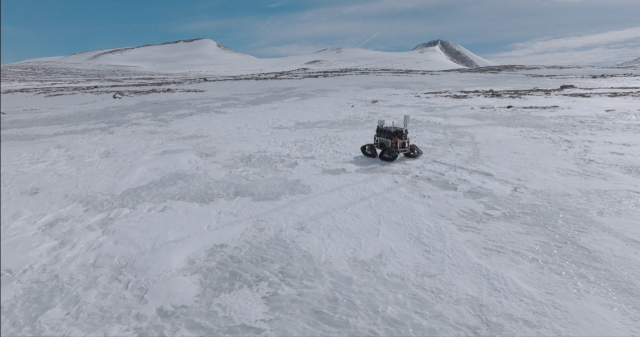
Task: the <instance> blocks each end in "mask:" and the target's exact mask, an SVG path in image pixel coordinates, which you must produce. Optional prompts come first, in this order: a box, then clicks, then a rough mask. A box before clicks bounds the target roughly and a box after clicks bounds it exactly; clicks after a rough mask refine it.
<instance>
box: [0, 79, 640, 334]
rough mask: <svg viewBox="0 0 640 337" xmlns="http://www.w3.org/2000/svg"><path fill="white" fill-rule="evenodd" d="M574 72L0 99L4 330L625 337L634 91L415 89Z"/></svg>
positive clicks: (634, 175)
mask: <svg viewBox="0 0 640 337" xmlns="http://www.w3.org/2000/svg"><path fill="white" fill-rule="evenodd" d="M575 71H576V74H575V75H573V74H571V71H570V70H558V74H560V75H562V76H561V77H560V78H556V77H532V76H527V75H526V74H527V72H518V73H498V74H474V73H469V74H465V73H455V72H454V73H444V72H443V73H437V75H433V76H431V75H411V76H345V77H339V78H326V79H315V78H308V79H302V80H290V81H288V80H282V81H229V82H215V83H199V84H192V85H188V86H184V87H185V88H186V87H188V88H197V89H201V90H205V92H203V93H182V92H176V93H171V94H154V95H148V96H133V97H125V98H123V99H121V100H115V99H112V98H111V96H110V95H108V94H104V95H93V94H78V95H73V96H57V97H44V96H43V95H35V94H30V93H26V94H24V93H17V94H3V97H2V111H3V112H5V113H7V115H3V116H2V143H1V146H2V149H1V150H2V151H1V156H2V158H1V159H2V212H1V217H2V218H1V219H2V267H1V269H2V334H3V335H26V334H29V335H51V334H55V335H60V334H67V335H119V336H122V335H160V334H171V335H205V334H206V335H241V334H244V335H246V334H262V335H364V334H386V335H423V334H427V335H454V334H456V335H457V334H482V335H487V334H510V335H513V334H528V335H533V334H543V335H552V334H553V335H558V334H565V335H566V334H571V335H630V334H638V333H639V332H640V323H639V319H640V312H639V311H638V308H640V303H639V300H638V298H640V294H638V289H640V287H639V286H640V284H638V281H637V280H638V279H640V275H639V274H640V257H639V256H638V251H640V226H639V225H640V224H639V223H638V220H637V219H639V218H640V212H639V210H640V173H639V172H640V169H639V168H640V152H639V151H638V146H640V136H639V135H640V133H638V132H637V131H638V123H639V119H638V117H639V116H640V111H638V106H639V105H638V98H637V95H636V96H626V97H606V96H604V97H603V96H598V97H591V98H583V97H569V96H562V95H561V94H558V93H553V94H551V95H548V96H535V95H533V96H523V97H521V98H518V99H504V98H486V97H471V98H468V99H454V98H449V97H445V96H446V95H425V94H424V93H425V92H435V91H450V92H455V91H459V90H475V89H479V90H487V89H494V90H505V89H531V88H534V87H540V88H557V87H559V86H560V85H562V84H575V85H576V86H577V87H578V89H575V92H594V91H607V90H608V91H620V90H619V89H597V90H596V89H594V90H583V89H580V88H618V87H638V81H637V76H636V77H624V78H616V77H611V78H606V79H600V78H598V79H592V78H591V77H589V76H583V75H584V73H587V75H588V74H590V73H589V72H592V73H594V74H598V75H600V74H602V73H607V72H612V73H615V71H614V70H600V69H591V70H583V69H576V70H575ZM547 72H548V71H547V70H545V71H540V72H539V74H542V75H546V73H547ZM620 72H629V70H626V69H625V70H624V71H622V70H621V71H620ZM528 73H535V71H530V72H528ZM3 85H4V84H3ZM175 88H180V86H175ZM3 89H4V87H3ZM123 89H125V90H126V89H127V87H123ZM626 90H627V91H628V90H634V89H626ZM635 91H637V89H635ZM373 100H378V101H379V102H378V103H377V104H372V103H371V102H372V101H373ZM507 105H512V106H514V108H509V109H507V108H505V107H506V106H507ZM531 106H534V107H552V106H557V107H555V108H536V109H525V108H524V107H531ZM472 108H473V109H472ZM606 110H611V111H606ZM405 114H409V115H411V120H412V123H411V124H410V126H409V130H410V131H409V132H410V133H409V136H410V137H411V140H412V143H415V144H417V145H418V146H420V148H421V149H422V150H423V151H424V153H425V154H424V155H423V156H422V157H421V158H419V159H417V160H411V159H407V158H404V157H400V158H399V159H398V160H397V161H396V162H394V163H390V164H389V163H385V162H382V161H380V160H378V159H369V158H366V157H364V156H362V155H361V154H360V152H359V148H360V146H361V145H363V144H365V143H369V142H371V141H372V137H373V134H374V130H375V125H376V123H377V120H378V119H385V120H387V123H391V121H393V120H395V121H396V122H398V123H400V122H401V118H402V116H403V115H405Z"/></svg>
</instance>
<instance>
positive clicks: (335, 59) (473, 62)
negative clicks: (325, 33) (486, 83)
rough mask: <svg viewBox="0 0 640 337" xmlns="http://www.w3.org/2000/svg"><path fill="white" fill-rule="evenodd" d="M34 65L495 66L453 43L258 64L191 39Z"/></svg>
mask: <svg viewBox="0 0 640 337" xmlns="http://www.w3.org/2000/svg"><path fill="white" fill-rule="evenodd" d="M32 61H33V60H32ZM38 61H47V62H63V63H65V64H82V65H85V66H87V65H121V66H128V67H137V68H141V69H144V70H151V71H160V72H186V71H201V72H215V73H260V72H274V71H287V70H293V69H298V68H310V69H344V68H386V69H413V70H445V69H456V68H463V67H469V68H475V67H479V66H487V65H494V64H493V63H491V62H489V61H487V60H485V59H483V58H481V57H479V56H477V55H475V54H473V53H471V52H470V51H468V50H466V49H464V48H463V47H461V46H459V45H457V44H454V43H451V42H447V41H442V40H434V41H431V42H428V43H423V44H420V45H418V46H417V47H416V48H414V49H413V50H412V51H408V52H379V51H372V50H365V49H358V48H329V49H323V50H320V51H318V52H315V53H312V54H307V55H297V56H289V57H281V58H270V59H259V58H256V57H253V56H250V55H246V54H242V53H239V52H236V51H233V50H231V49H229V48H227V47H225V46H223V45H222V44H220V43H218V42H216V41H213V40H210V39H192V40H179V41H173V42H166V43H160V44H151V45H144V46H140V47H126V48H117V49H102V50H95V51H88V52H83V53H77V54H73V55H69V56H63V57H57V58H47V59H38ZM24 62H29V61H24ZM21 63H22V62H21Z"/></svg>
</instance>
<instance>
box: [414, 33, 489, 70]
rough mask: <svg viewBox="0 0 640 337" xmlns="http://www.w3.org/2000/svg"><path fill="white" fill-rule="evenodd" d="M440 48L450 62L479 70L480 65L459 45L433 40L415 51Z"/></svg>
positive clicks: (422, 44)
mask: <svg viewBox="0 0 640 337" xmlns="http://www.w3.org/2000/svg"><path fill="white" fill-rule="evenodd" d="M431 47H439V48H440V50H442V52H443V53H444V54H445V55H446V56H447V58H448V59H449V60H451V61H452V62H454V63H457V64H459V65H461V66H463V67H467V68H478V67H480V65H479V64H478V63H476V61H474V60H473V59H472V58H471V57H469V55H467V51H466V49H464V48H462V46H460V45H459V44H456V43H453V42H449V41H445V40H433V41H429V42H427V43H421V44H419V45H417V46H416V47H415V48H413V50H420V49H424V48H431Z"/></svg>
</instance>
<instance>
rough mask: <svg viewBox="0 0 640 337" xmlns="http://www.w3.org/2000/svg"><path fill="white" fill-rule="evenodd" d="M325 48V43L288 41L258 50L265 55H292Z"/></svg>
mask: <svg viewBox="0 0 640 337" xmlns="http://www.w3.org/2000/svg"><path fill="white" fill-rule="evenodd" d="M324 48H327V46H326V45H319V44H308V43H290V44H285V45H281V46H271V47H266V48H262V49H259V50H258V52H259V53H260V54H262V55H267V56H274V57H276V56H292V55H304V54H311V53H314V52H317V51H318V50H321V49H324Z"/></svg>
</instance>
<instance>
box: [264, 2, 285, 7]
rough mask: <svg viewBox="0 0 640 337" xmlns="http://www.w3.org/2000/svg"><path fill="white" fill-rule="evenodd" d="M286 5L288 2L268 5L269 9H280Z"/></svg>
mask: <svg viewBox="0 0 640 337" xmlns="http://www.w3.org/2000/svg"><path fill="white" fill-rule="evenodd" d="M286 4H287V3H286V2H276V3H272V4H268V5H267V7H269V8H277V7H280V6H284V5H286Z"/></svg>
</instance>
